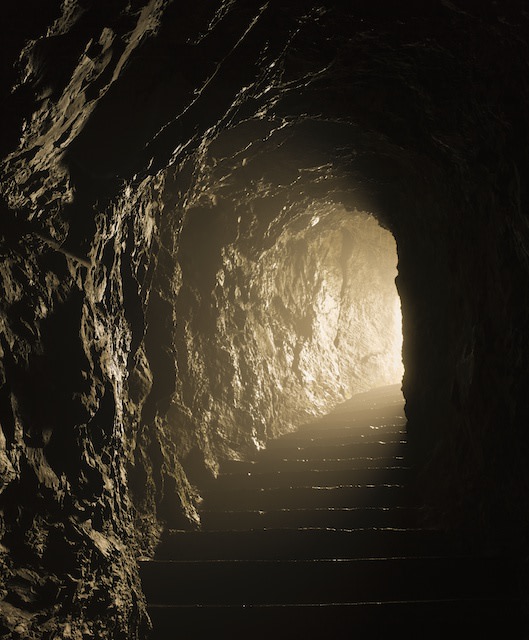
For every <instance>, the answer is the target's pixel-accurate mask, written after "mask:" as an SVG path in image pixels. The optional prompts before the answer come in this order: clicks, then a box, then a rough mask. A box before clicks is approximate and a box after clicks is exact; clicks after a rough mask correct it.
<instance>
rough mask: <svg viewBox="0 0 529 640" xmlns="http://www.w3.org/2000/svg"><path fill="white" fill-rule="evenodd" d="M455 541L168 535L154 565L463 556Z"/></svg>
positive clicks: (329, 534) (314, 533)
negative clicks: (163, 562)
mask: <svg viewBox="0 0 529 640" xmlns="http://www.w3.org/2000/svg"><path fill="white" fill-rule="evenodd" d="M462 553H463V549H462V548H461V547H460V545H459V544H458V542H457V540H455V539H453V538H449V537H448V536H447V535H446V534H445V533H444V532H440V531H434V530H428V529H361V530H353V531H344V530H333V529H269V530H262V531H258V530H254V531H168V532H166V533H165V534H164V536H163V538H162V540H161V543H160V544H159V546H158V548H157V553H156V559H157V560H313V559H331V558H337V559H338V558H339V559H343V558H372V557H393V556H399V557H400V556H405V557H412V556H432V555H446V554H452V555H457V554H462Z"/></svg>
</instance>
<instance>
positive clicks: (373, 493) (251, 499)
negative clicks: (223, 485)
mask: <svg viewBox="0 0 529 640" xmlns="http://www.w3.org/2000/svg"><path fill="white" fill-rule="evenodd" d="M351 506H356V507H390V506H413V497H412V495H411V493H410V491H409V490H408V489H407V488H405V487H404V486H403V485H400V484H395V485H390V484H380V485H343V486H335V487H295V488H286V489H285V488H280V489H226V490H222V489H210V490H208V491H207V493H206V494H205V497H204V504H203V508H204V509H207V510H209V511H211V510H221V511H226V510H238V511H241V510H244V509H249V510H277V509H307V508H313V509H314V508H320V507H351Z"/></svg>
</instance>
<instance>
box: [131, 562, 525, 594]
mask: <svg viewBox="0 0 529 640" xmlns="http://www.w3.org/2000/svg"><path fill="white" fill-rule="evenodd" d="M141 577H142V583H143V587H144V591H145V595H146V597H147V601H148V602H149V603H150V604H163V605H170V604H179V605H197V604H201V605H243V604H245V605H256V604H259V605H264V604H269V605H279V604H283V605H284V604H332V603H339V602H341V603H353V602H372V601H380V602H385V601H395V600H406V601H412V600H439V599H446V598H448V599H457V600H460V599H465V598H471V599H472V598H480V599H483V598H511V597H512V598H514V597H516V594H517V592H518V590H517V587H518V578H517V572H516V566H515V564H514V563H513V562H512V561H510V560H508V559H498V558H482V557H479V558H473V557H466V558H462V557H432V558H377V559H355V560H288V561H266V560H259V561H246V560H244V561H239V560H237V561H233V560H227V561H224V560H215V561H198V562H193V561H187V562H175V561H148V562H143V563H141Z"/></svg>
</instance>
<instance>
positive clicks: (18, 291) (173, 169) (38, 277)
mask: <svg viewBox="0 0 529 640" xmlns="http://www.w3.org/2000/svg"><path fill="white" fill-rule="evenodd" d="M40 4H41V3H35V7H34V9H35V10H34V11H33V12H31V11H28V8H31V5H32V3H31V2H28V3H26V4H24V5H22V4H20V5H16V6H15V5H10V8H9V9H6V11H9V12H10V16H9V18H10V19H9V22H10V24H11V25H13V29H12V33H11V37H9V38H5V39H2V44H1V46H2V66H1V69H0V72H1V76H2V88H1V91H2V93H1V98H2V105H3V107H2V108H3V111H4V114H3V115H4V118H3V120H2V125H3V127H4V133H5V135H3V136H2V137H1V141H0V146H1V154H0V155H1V158H2V161H1V167H2V179H1V181H0V192H1V195H2V200H1V203H0V204H1V213H2V223H1V227H0V232H1V235H2V246H1V251H2V258H3V259H2V263H1V265H0V275H1V278H2V286H3V291H4V296H3V298H2V301H1V307H0V321H1V322H0V327H1V342H0V344H1V350H2V366H1V369H0V382H1V389H0V424H1V434H2V435H0V480H1V484H0V486H1V495H0V498H1V500H2V511H1V522H0V533H1V535H2V546H1V547H0V563H1V569H2V570H1V576H2V577H1V584H0V593H1V598H2V600H1V602H0V614H1V620H2V625H3V627H4V629H5V630H6V633H11V632H13V631H14V629H15V628H17V627H19V629H21V630H22V631H20V632H23V633H26V632H27V633H30V631H31V630H33V631H34V632H35V634H36V635H37V636H38V635H39V634H40V636H43V635H45V634H48V635H49V634H59V635H61V634H62V636H63V637H67V635H68V634H70V635H71V636H73V637H75V634H77V635H78V636H79V634H83V633H84V634H87V633H92V634H93V635H96V636H98V637H102V638H104V637H110V636H111V634H112V633H113V634H114V635H115V634H116V633H118V634H121V636H122V637H136V636H137V635H138V634H140V633H141V632H140V631H139V630H140V629H141V628H145V624H146V622H145V609H144V603H143V600H142V596H141V591H140V589H139V582H138V575H137V569H136V565H135V558H136V557H137V555H138V554H139V553H149V552H151V551H152V547H153V545H154V544H155V541H156V536H157V533H158V532H159V529H160V526H162V524H163V523H171V524H174V523H177V522H179V523H182V522H186V523H188V522H189V521H193V519H194V518H196V513H195V510H194V509H195V507H194V505H195V504H196V500H197V494H196V489H195V488H194V484H195V483H194V480H193V474H194V473H198V474H199V473H201V472H202V471H203V470H204V468H207V467H208V464H209V463H208V461H214V460H216V459H218V457H219V455H221V454H222V453H223V451H224V449H225V444H224V443H222V442H221V443H219V442H215V441H214V440H212V439H211V437H210V435H211V433H210V432H209V430H208V429H209V427H207V425H208V424H209V423H207V412H206V411H207V410H206V409H205V402H204V400H203V399H201V398H203V397H205V395H206V394H203V395H202V396H201V394H200V392H198V393H196V391H197V390H196V389H194V387H193V388H189V385H187V386H186V380H185V379H184V378H183V377H182V376H181V375H180V374H179V372H180V371H181V370H182V369H185V368H188V367H189V363H186V362H185V361H183V360H182V358H183V355H184V354H185V353H186V350H187V346H186V345H187V344H189V342H188V341H187V342H186V340H188V338H186V335H185V331H184V329H185V324H184V323H182V322H181V315H180V314H181V311H182V308H179V307H178V304H179V303H182V305H183V302H184V296H188V297H189V298H190V300H191V302H192V304H188V303H189V300H188V301H187V302H186V305H187V306H185V308H186V309H193V308H197V309H198V308H200V305H202V304H204V301H203V300H202V299H200V300H199V299H198V297H197V295H196V293H197V292H200V291H202V292H203V291H205V290H207V291H215V286H216V278H217V275H218V274H219V272H220V269H221V268H223V265H222V255H221V254H220V255H219V262H218V264H216V265H215V268H211V269H209V270H206V271H204V270H201V269H191V268H190V267H189V264H190V262H192V261H193V260H194V259H195V260H197V259H198V255H188V256H186V255H184V253H185V246H184V245H183V243H182V242H181V238H183V237H184V236H185V234H187V233H189V232H190V227H192V224H193V223H192V220H193V219H194V218H196V217H200V215H202V214H204V212H207V213H208V214H209V213H213V214H214V215H215V216H218V219H219V222H221V223H219V224H218V226H217V227H216V228H215V234H216V235H215V241H216V242H217V241H218V242H220V241H221V239H223V244H224V245H225V246H226V247H227V246H229V245H230V244H232V243H233V238H234V237H236V233H237V224H238V223H237V219H238V217H239V215H238V213H237V212H233V211H230V208H232V204H233V202H236V203H237V208H238V209H239V210H240V212H243V213H244V215H241V223H242V224H241V227H240V229H239V231H240V234H241V237H243V238H246V239H249V238H254V239H257V238H259V239H260V242H261V245H260V246H257V245H255V243H254V244H252V246H254V247H255V249H254V253H253V254H252V255H250V256H247V260H248V261H249V263H256V262H257V258H258V256H259V255H261V254H265V253H266V252H268V253H267V255H272V253H273V251H274V249H273V246H274V243H275V242H276V240H277V238H278V237H279V236H280V235H281V233H282V232H283V230H284V229H286V228H287V226H288V224H290V221H293V222H295V221H296V220H297V219H298V218H299V216H301V214H302V213H303V212H306V211H309V210H310V207H311V205H312V204H313V203H315V202H318V203H321V204H324V205H325V206H332V207H338V208H340V207H343V208H344V209H346V210H347V211H349V212H353V211H355V210H359V211H369V212H371V213H374V214H375V215H376V216H377V218H378V219H379V220H380V222H381V223H382V224H383V225H384V226H385V227H386V228H389V229H390V230H391V232H392V233H393V234H394V236H395V239H396V241H397V245H398V252H399V275H398V289H399V294H400V297H401V301H402V310H403V332H404V338H405V341H404V352H403V357H404V364H405V368H406V371H405V376H404V383H403V384H404V391H405V395H406V399H407V406H406V411H407V415H408V419H409V432H410V438H411V444H412V446H413V447H414V449H415V451H416V460H417V461H418V463H420V467H421V471H422V480H423V482H422V484H421V486H423V488H424V492H425V499H426V500H427V502H428V503H429V504H432V505H435V506H436V509H435V511H434V512H433V513H436V514H438V515H437V517H438V519H440V520H441V523H442V524H444V525H446V526H451V527H458V528H460V529H462V530H464V531H467V534H468V535H471V536H474V537H475V539H476V544H478V543H479V542H480V541H481V542H485V543H486V544H488V545H491V546H492V547H493V548H497V547H498V545H500V546H501V545H505V546H510V547H512V546H513V545H518V548H520V549H522V550H523V549H526V548H527V540H526V533H527V515H526V505H527V504H528V502H529V500H528V495H527V486H528V478H527V470H526V460H527V454H528V438H527V433H526V428H525V425H526V424H527V423H528V417H529V416H528V414H529V410H528V405H527V401H526V389H527V386H528V377H529V373H528V372H529V367H528V366H527V363H528V361H529V358H528V355H529V354H528V347H527V338H526V336H527V326H528V324H529V321H528V320H529V301H528V298H527V292H528V291H529V286H528V285H529V267H528V261H527V254H528V247H529V233H528V229H527V225H526V215H525V212H526V209H527V187H526V184H525V180H524V176H525V175H526V174H527V171H528V168H529V161H528V155H527V154H528V151H527V149H529V145H528V144H527V142H528V141H527V138H528V135H527V131H528V121H527V112H526V109H525V105H526V103H527V98H528V96H529V87H528V84H527V74H526V64H527V60H528V59H529V54H528V51H527V44H526V38H525V35H524V34H525V33H526V32H527V16H526V14H525V13H524V12H523V11H522V8H523V7H520V5H519V3H517V2H514V1H513V2H505V3H502V4H501V7H500V6H498V5H497V4H495V3H493V2H480V3H479V5H478V4H477V3H473V2H470V3H462V2H461V3H459V2H458V1H457V0H454V1H453V2H450V3H447V2H435V3H433V4H432V5H431V6H429V7H428V8H424V7H420V8H418V9H417V8H412V9H410V8H409V7H408V6H406V7H405V6H400V5H395V3H387V6H386V5H385V6H384V10H383V11H377V13H376V16H375V15H374V14H373V11H372V8H371V6H364V5H363V4H362V3H359V4H357V5H355V8H354V9H351V10H347V11H345V10H343V11H342V10H340V11H338V10H336V9H335V8H334V9H333V8H330V7H327V6H326V3H325V2H324V3H322V4H321V6H320V7H319V8H318V9H314V10H312V9H311V10H307V9H306V3H301V2H300V3H291V4H289V6H288V7H285V6H282V5H281V4H280V3H277V4H276V3H274V2H270V3H268V4H267V5H266V6H265V5H264V4H263V7H262V10H260V11H255V10H254V7H252V6H250V3H246V2H243V1H236V2H230V3H224V2H218V3H216V4H212V5H207V4H206V3H202V4H199V3H196V4H195V5H194V6H193V10H189V12H186V13H183V12H182V9H181V5H180V4H179V3H175V2H172V3H171V2H169V1H164V0H151V1H150V2H142V1H141V0H140V1H138V2H125V1H123V2H121V1H120V2H115V3H100V2H93V3H91V2H86V1H85V0H83V1H82V2H80V1H79V2H77V1H72V2H64V3H59V2H57V3H50V4H49V6H48V5H47V6H46V11H43V8H42V7H41V6H40ZM401 4H402V3H401ZM22 14H24V15H22ZM30 14H31V15H32V16H33V17H32V19H31V20H28V19H27V16H28V15H30ZM270 34H273V37H272V36H271V35H270ZM219 208H220V210H219ZM201 211H202V214H201V213H200V212H201ZM311 215H312V214H311ZM224 223H225V224H224ZM188 225H189V226H188ZM316 228H317V227H316ZM234 234H235V235H234ZM199 235H200V240H201V243H200V244H199V247H200V249H203V251H204V252H205V253H206V254H207V256H208V259H209V256H210V253H209V251H208V247H209V246H211V245H210V244H208V243H210V242H211V237H212V236H209V235H204V232H202V233H201V234H199ZM224 240H225V242H224ZM220 244H222V242H220ZM247 244H251V243H247ZM195 246H196V245H195ZM211 253H213V252H211ZM177 256H180V258H181V260H182V265H181V271H180V270H179V269H178V268H176V269H175V259H176V258H175V257H177ZM225 257H226V256H225ZM176 262H178V260H176ZM87 265H88V266H87ZM186 268H187V269H188V271H187V272H186ZM197 274H198V275H197ZM190 275H191V278H190V279H189V280H188V277H189V276H190ZM197 277H198V278H199V279H200V278H202V279H206V278H209V284H208V285H207V289H206V288H204V287H202V284H201V285H200V287H199V286H198V285H196V283H194V280H195V279H196V278H197ZM225 282H226V280H225ZM191 283H193V284H192V285H191ZM188 285H189V286H188ZM210 285H211V286H210ZM215 295H216V296H217V298H216V299H217V302H218V303H219V304H221V302H222V300H223V295H224V294H222V291H221V289H219V288H217V292H216V294H215ZM230 295H233V297H235V290H233V292H232V294H230ZM183 306H184V305H183ZM239 306H241V305H239ZM230 308H232V309H233V310H235V308H237V307H236V306H235V307H230ZM234 316H235V314H234ZM213 320H214V321H213ZM230 322H233V324H234V325H238V324H242V321H241V318H240V312H238V317H233V318H232V319H230ZM197 323H198V324H197ZM200 323H204V324H205V327H204V329H208V330H209V329H210V328H211V327H212V326H213V327H216V319H215V316H214V315H213V316H212V315H211V314H202V313H201V314H195V315H194V316H193V318H192V322H191V323H188V327H198V326H199V325H200ZM197 331H198V329H197ZM206 333H207V332H205V334H206ZM194 335H195V338H196V335H198V333H197V334H194ZM232 337H233V336H232ZM228 351H229V349H228ZM179 357H180V361H179ZM198 361H199V360H198ZM228 361H229V359H228ZM226 366H228V365H226ZM202 375H203V372H201V371H197V372H196V378H197V379H199V378H200V376H202ZM199 391H200V390H199ZM221 395H222V394H221ZM175 398H184V400H183V401H182V402H180V401H179V404H178V403H176V405H175V402H174V400H175ZM219 398H220V400H219V402H220V401H221V400H222V398H221V396H219ZM225 400H226V399H225ZM175 406H176V407H177V408H176V409H175ZM198 406H200V407H201V413H200V415H201V418H200V421H199V423H197V422H196V420H195V412H196V408H197V407H198ZM175 412H176V413H175ZM174 425H178V429H175V427H174ZM206 427H207V428H206ZM256 428H257V426H256ZM263 435H264V434H262V433H261V434H259V433H258V440H260V439H262V437H263ZM237 438H238V436H237V435H235V437H234V440H235V441H237ZM232 444H233V443H230V445H229V447H230V448H231V446H232ZM233 448H234V449H235V448H238V444H237V447H233ZM209 466H213V467H214V464H213V465H209ZM522 552H523V551H522ZM72 576H73V577H74V579H73V580H72ZM79 585H80V586H79ZM101 610H105V612H106V615H105V618H104V619H103V618H102V617H101V615H100V614H99V613H98V612H100V611H101ZM4 629H2V631H4Z"/></svg>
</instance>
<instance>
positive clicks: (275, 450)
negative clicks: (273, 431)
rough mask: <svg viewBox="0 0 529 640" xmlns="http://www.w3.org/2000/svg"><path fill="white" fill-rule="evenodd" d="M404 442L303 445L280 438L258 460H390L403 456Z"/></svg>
mask: <svg viewBox="0 0 529 640" xmlns="http://www.w3.org/2000/svg"><path fill="white" fill-rule="evenodd" d="M406 444H407V443H406V442H405V441H400V440H397V441H377V442H353V443H350V442H349V443H347V442H346V443H335V444H325V443H319V442H305V443H304V444H296V443H288V442H284V441H283V439H282V438H279V439H278V440H276V441H274V442H273V443H270V444H269V446H268V448H267V449H265V450H264V451H262V452H261V453H260V455H259V459H260V460H267V459H268V458H272V459H274V458H281V459H286V460H300V459H301V460H321V459H325V458H330V459H334V460H335V459H343V458H368V457H376V458H392V457H394V456H397V455H401V456H402V455H405V451H406Z"/></svg>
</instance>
